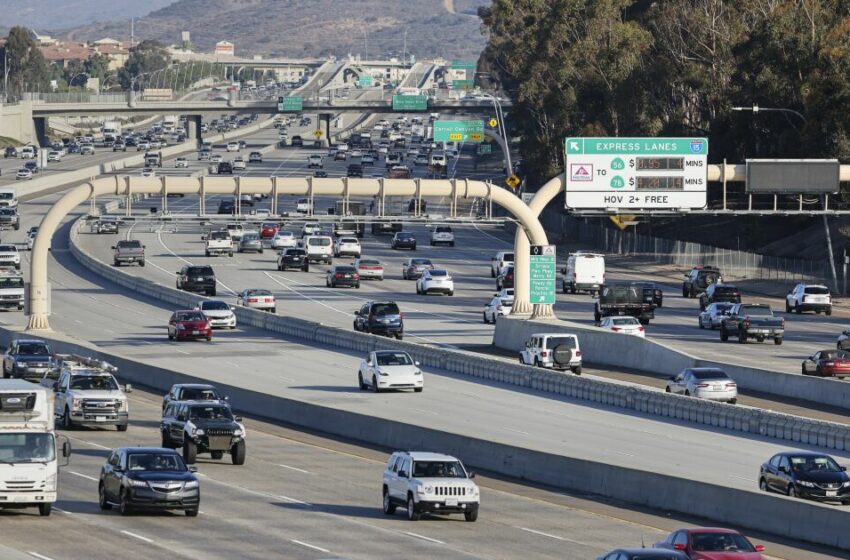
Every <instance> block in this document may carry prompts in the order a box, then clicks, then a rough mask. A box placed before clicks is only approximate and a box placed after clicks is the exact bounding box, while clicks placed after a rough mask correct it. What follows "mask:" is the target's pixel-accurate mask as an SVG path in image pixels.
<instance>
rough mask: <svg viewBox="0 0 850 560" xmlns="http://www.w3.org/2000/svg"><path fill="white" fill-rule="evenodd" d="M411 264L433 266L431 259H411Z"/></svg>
mask: <svg viewBox="0 0 850 560" xmlns="http://www.w3.org/2000/svg"><path fill="white" fill-rule="evenodd" d="M410 264H412V265H414V266H431V259H410Z"/></svg>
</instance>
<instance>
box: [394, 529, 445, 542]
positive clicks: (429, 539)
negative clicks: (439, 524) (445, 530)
mask: <svg viewBox="0 0 850 560" xmlns="http://www.w3.org/2000/svg"><path fill="white" fill-rule="evenodd" d="M402 532H403V533H404V534H405V535H408V536H411V537H415V538H417V539H422V540H423V541H428V542H432V543H436V544H446V543H444V542H443V541H438V540H437V539H432V538H431V537H426V536H425V535H420V534H419V533H411V532H410V531H402Z"/></svg>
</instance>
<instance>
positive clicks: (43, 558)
mask: <svg viewBox="0 0 850 560" xmlns="http://www.w3.org/2000/svg"><path fill="white" fill-rule="evenodd" d="M54 509H55V508H54ZM27 554H29V555H30V556H33V557H35V558H39V560H53V558H51V557H50V556H45V555H44V554H39V553H38V552H33V551H31V550H30V551H28V552H27Z"/></svg>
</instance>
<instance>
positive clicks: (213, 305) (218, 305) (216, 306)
mask: <svg viewBox="0 0 850 560" xmlns="http://www.w3.org/2000/svg"><path fill="white" fill-rule="evenodd" d="M201 309H202V310H204V311H230V306H229V305H227V304H226V303H224V302H223V301H205V302H203V303H201Z"/></svg>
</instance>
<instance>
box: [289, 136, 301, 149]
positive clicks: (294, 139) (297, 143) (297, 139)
mask: <svg viewBox="0 0 850 560" xmlns="http://www.w3.org/2000/svg"><path fill="white" fill-rule="evenodd" d="M289 144H290V145H292V146H303V145H304V140H303V139H302V138H301V137H300V136H299V135H297V134H296V135H295V136H293V137H292V140H291V141H290V142H289Z"/></svg>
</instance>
